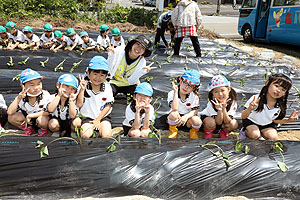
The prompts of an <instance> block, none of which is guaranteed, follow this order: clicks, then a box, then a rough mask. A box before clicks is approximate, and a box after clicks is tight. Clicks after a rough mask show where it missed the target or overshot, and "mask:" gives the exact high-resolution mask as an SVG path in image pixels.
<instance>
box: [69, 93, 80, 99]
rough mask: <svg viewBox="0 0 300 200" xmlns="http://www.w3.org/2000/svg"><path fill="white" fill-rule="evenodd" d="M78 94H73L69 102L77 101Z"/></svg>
mask: <svg viewBox="0 0 300 200" xmlns="http://www.w3.org/2000/svg"><path fill="white" fill-rule="evenodd" d="M77 95H78V92H76V93H72V94H71V95H70V97H69V101H75V100H76V98H77Z"/></svg>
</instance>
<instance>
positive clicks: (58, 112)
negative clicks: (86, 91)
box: [51, 95, 78, 120]
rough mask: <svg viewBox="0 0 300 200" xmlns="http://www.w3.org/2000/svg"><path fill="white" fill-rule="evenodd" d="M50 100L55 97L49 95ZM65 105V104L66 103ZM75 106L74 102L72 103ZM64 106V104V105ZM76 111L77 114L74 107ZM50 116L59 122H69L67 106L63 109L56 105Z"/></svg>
mask: <svg viewBox="0 0 300 200" xmlns="http://www.w3.org/2000/svg"><path fill="white" fill-rule="evenodd" d="M51 96H52V100H53V99H54V98H55V96H56V95H51ZM66 103H67V102H66ZM74 104H75V106H76V102H74ZM65 105H66V104H65ZM76 111H77V113H78V108H77V107H76ZM51 115H52V116H54V117H57V118H59V119H60V120H69V119H70V117H69V104H67V106H65V107H64V108H63V109H62V108H61V105H60V104H58V105H57V107H56V108H55V110H54V111H53V112H52V113H51Z"/></svg>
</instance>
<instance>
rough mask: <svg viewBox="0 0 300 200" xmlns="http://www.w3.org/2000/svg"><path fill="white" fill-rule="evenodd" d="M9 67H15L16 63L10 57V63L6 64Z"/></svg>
mask: <svg viewBox="0 0 300 200" xmlns="http://www.w3.org/2000/svg"><path fill="white" fill-rule="evenodd" d="M6 64H7V66H8V67H13V66H14V65H15V63H14V61H13V58H12V57H11V56H10V57H9V62H8V63H6Z"/></svg>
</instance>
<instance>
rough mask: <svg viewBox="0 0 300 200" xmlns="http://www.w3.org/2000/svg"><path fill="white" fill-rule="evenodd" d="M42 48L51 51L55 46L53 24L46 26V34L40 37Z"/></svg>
mask: <svg viewBox="0 0 300 200" xmlns="http://www.w3.org/2000/svg"><path fill="white" fill-rule="evenodd" d="M40 40H41V47H42V48H44V49H51V47H52V46H53V45H54V44H55V38H54V33H53V27H52V25H51V24H45V25H44V33H43V34H42V36H41V37H40Z"/></svg>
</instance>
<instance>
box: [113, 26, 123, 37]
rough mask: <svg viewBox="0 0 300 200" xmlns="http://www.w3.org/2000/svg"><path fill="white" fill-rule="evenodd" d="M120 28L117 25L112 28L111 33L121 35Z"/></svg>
mask: <svg viewBox="0 0 300 200" xmlns="http://www.w3.org/2000/svg"><path fill="white" fill-rule="evenodd" d="M120 32H121V31H120V29H118V28H117V27H116V28H113V30H111V34H112V35H120Z"/></svg>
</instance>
